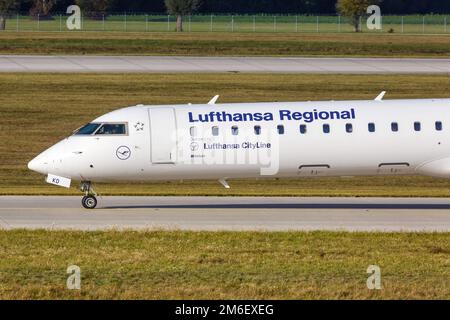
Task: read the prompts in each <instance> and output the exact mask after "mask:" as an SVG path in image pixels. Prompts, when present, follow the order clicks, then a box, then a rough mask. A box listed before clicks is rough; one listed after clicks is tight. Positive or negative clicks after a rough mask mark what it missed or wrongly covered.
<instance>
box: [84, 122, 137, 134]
mask: <svg viewBox="0 0 450 320" xmlns="http://www.w3.org/2000/svg"><path fill="white" fill-rule="evenodd" d="M105 124H123V125H124V126H125V133H119V134H110V133H108V134H98V136H102V137H113V136H114V137H117V136H122V137H123V136H128V135H129V130H128V122H115V121H114V122H102V123H101V125H100V126H99V127H98V128H97V130H95V132H94V133H93V134H92V135H93V136H96V135H97V132H98V131H99V130H100V129H101V128H102V127H103V126H104V125H105Z"/></svg>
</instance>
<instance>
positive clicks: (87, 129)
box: [74, 123, 100, 135]
mask: <svg viewBox="0 0 450 320" xmlns="http://www.w3.org/2000/svg"><path fill="white" fill-rule="evenodd" d="M98 127H100V123H88V124H87V125H85V126H83V127H81V128H80V129H78V130H77V131H75V132H74V134H75V135H83V134H85V135H90V134H93V133H94V132H95V130H97V129H98Z"/></svg>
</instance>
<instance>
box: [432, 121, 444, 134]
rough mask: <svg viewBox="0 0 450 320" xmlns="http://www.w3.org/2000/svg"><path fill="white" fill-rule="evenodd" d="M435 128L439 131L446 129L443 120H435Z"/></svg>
mask: <svg viewBox="0 0 450 320" xmlns="http://www.w3.org/2000/svg"><path fill="white" fill-rule="evenodd" d="M438 124H439V126H438ZM434 129H435V130H436V131H438V132H441V131H444V124H443V123H442V121H435V122H434Z"/></svg>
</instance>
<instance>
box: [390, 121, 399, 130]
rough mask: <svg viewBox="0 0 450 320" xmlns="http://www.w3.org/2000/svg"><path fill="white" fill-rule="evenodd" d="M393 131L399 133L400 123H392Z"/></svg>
mask: <svg viewBox="0 0 450 320" xmlns="http://www.w3.org/2000/svg"><path fill="white" fill-rule="evenodd" d="M391 130H392V132H397V131H398V123H397V122H392V123H391Z"/></svg>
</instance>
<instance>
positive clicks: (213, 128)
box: [211, 126, 220, 137]
mask: <svg viewBox="0 0 450 320" xmlns="http://www.w3.org/2000/svg"><path fill="white" fill-rule="evenodd" d="M214 130H217V134H214V133H215V131H214ZM211 135H212V136H213V137H218V136H219V135H220V128H219V127H218V126H212V127H211Z"/></svg>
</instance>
